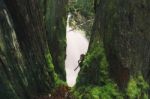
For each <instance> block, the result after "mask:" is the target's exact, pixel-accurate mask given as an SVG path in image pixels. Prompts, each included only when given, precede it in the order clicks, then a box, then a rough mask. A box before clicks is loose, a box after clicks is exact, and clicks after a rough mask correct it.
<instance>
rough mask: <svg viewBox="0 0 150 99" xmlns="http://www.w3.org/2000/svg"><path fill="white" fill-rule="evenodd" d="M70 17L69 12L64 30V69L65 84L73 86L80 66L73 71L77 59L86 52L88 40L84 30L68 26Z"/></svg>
mask: <svg viewBox="0 0 150 99" xmlns="http://www.w3.org/2000/svg"><path fill="white" fill-rule="evenodd" d="M70 17H71V15H70V14H69V15H68V19H67V31H66V38H67V48H66V60H65V69H66V79H67V84H68V86H70V87H73V86H74V85H75V83H76V78H77V76H78V73H79V71H80V68H78V69H77V70H76V71H74V69H75V68H76V67H77V66H78V60H79V59H80V55H81V54H86V52H87V49H88V44H89V42H88V40H87V38H86V36H85V32H84V31H82V30H77V29H72V28H71V27H70V26H69V19H70Z"/></svg>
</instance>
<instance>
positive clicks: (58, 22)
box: [41, 0, 68, 80]
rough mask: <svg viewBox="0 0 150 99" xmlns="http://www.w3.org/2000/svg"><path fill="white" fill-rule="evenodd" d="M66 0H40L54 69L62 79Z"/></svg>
mask: <svg viewBox="0 0 150 99" xmlns="http://www.w3.org/2000/svg"><path fill="white" fill-rule="evenodd" d="M67 2H68V0H42V1H41V6H43V7H42V8H43V13H44V16H43V18H44V20H45V24H46V32H47V34H46V36H47V40H48V46H49V50H50V52H51V55H52V59H53V60H52V61H53V64H54V65H55V67H54V68H55V71H56V73H57V74H58V76H59V77H60V78H61V79H62V80H65V79H66V73H65V58H66V20H67Z"/></svg>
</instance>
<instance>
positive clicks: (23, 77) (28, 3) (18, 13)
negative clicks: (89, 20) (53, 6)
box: [0, 0, 56, 99]
mask: <svg viewBox="0 0 150 99" xmlns="http://www.w3.org/2000/svg"><path fill="white" fill-rule="evenodd" d="M4 2H5V4H6V6H7V8H8V12H9V13H10V16H11V18H12V21H13V26H14V30H15V31H14V30H12V28H13V26H12V25H11V23H12V22H11V21H10V22H8V20H7V17H9V16H6V15H4V12H3V11H4V10H2V11H1V12H0V13H2V15H3V16H1V14H0V21H1V20H2V21H3V22H1V23H0V26H1V27H0V30H1V31H0V35H1V36H0V48H1V50H2V51H0V52H1V53H0V68H1V69H0V73H1V74H2V75H1V76H0V86H3V89H2V90H1V91H2V92H5V91H6V90H9V91H6V92H7V93H5V95H3V94H0V95H1V96H4V97H5V98H3V99H27V98H28V99H30V98H33V97H34V96H37V95H40V94H42V93H45V94H47V93H49V92H50V91H51V90H52V88H53V87H55V81H56V74H55V71H54V66H53V64H52V58H51V54H50V52H49V48H48V42H47V38H46V29H45V25H44V21H43V18H42V16H43V15H42V11H41V9H40V8H39V4H38V2H37V0H11V1H10V0H4ZM14 35H16V37H17V40H16V39H14ZM16 42H18V43H19V44H17V45H14V44H15V43H16ZM16 46H17V47H16ZM2 53H4V55H3V54H2ZM2 77H4V78H2Z"/></svg>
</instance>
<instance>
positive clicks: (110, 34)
mask: <svg viewBox="0 0 150 99" xmlns="http://www.w3.org/2000/svg"><path fill="white" fill-rule="evenodd" d="M95 11H96V19H95V20H96V21H95V22H96V23H95V27H96V28H97V30H98V31H99V33H100V34H101V37H102V38H103V42H104V46H105V50H106V54H107V59H108V61H109V65H110V66H109V68H110V74H111V76H112V78H114V80H115V81H116V82H117V84H118V86H119V87H120V88H121V89H124V88H125V87H126V86H127V83H128V81H129V79H130V76H131V75H132V76H133V77H136V76H137V75H138V73H139V72H142V74H143V75H144V77H145V80H147V81H149V80H150V79H149V76H150V67H149V64H150V50H149V49H150V28H149V26H150V20H149V18H150V1H149V0H132V1H131V0H126V1H124V0H95Z"/></svg>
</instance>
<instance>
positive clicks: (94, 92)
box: [74, 82, 123, 99]
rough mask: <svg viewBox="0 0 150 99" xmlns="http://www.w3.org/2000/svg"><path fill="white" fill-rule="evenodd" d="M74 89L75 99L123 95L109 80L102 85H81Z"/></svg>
mask: <svg viewBox="0 0 150 99" xmlns="http://www.w3.org/2000/svg"><path fill="white" fill-rule="evenodd" d="M74 90H75V91H74V96H75V97H76V98H77V99H123V95H122V94H121V93H120V92H119V91H118V89H117V86H116V84H114V83H113V82H109V83H107V84H106V85H104V86H94V85H88V86H81V87H80V88H77V89H74ZM85 97H86V98H85Z"/></svg>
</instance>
